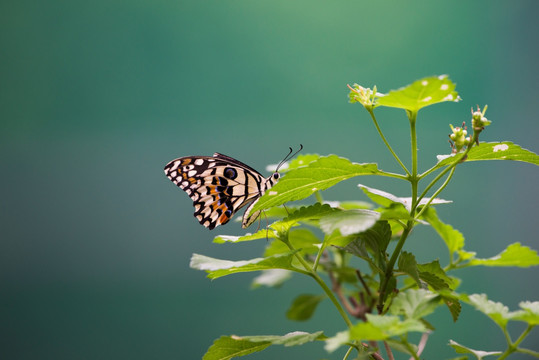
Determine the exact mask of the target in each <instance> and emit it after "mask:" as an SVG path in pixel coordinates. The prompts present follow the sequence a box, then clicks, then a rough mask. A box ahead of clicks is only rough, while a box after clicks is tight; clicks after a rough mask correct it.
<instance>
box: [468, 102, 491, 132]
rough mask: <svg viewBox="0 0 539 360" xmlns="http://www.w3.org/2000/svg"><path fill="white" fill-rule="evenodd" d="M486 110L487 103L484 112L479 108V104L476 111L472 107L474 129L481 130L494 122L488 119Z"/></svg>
mask: <svg viewBox="0 0 539 360" xmlns="http://www.w3.org/2000/svg"><path fill="white" fill-rule="evenodd" d="M486 111H487V106H486V105H485V108H484V109H483V111H482V112H481V110H479V106H477V110H476V111H473V108H472V127H473V129H474V131H478V132H481V131H482V130H483V129H484V128H485V126H489V125H490V124H491V123H492V121H490V120H488V119H487V118H486V117H485V112H486Z"/></svg>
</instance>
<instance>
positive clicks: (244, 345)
mask: <svg viewBox="0 0 539 360" xmlns="http://www.w3.org/2000/svg"><path fill="white" fill-rule="evenodd" d="M270 345H271V342H269V341H264V342H252V341H249V340H242V339H241V338H239V337H236V336H221V337H220V338H219V339H217V340H215V341H214V342H213V345H212V346H210V348H209V349H208V351H207V352H206V354H204V357H203V358H202V360H229V359H233V358H235V357H240V356H245V355H249V354H252V353H254V352H258V351H262V350H264V349H265V348H267V347H268V346H270Z"/></svg>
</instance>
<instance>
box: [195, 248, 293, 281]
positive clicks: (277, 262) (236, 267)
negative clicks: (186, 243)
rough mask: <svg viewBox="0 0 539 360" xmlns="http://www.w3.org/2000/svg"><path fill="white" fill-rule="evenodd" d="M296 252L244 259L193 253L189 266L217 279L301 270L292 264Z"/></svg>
mask: <svg viewBox="0 0 539 360" xmlns="http://www.w3.org/2000/svg"><path fill="white" fill-rule="evenodd" d="M296 252H297V251H291V252H288V253H286V254H281V255H274V256H269V257H266V258H257V259H252V260H243V261H230V260H221V259H214V258H211V257H208V256H204V255H199V254H193V256H192V257H191V262H190V264H189V266H190V267H191V268H192V269H196V270H204V271H206V272H207V273H208V278H210V279H217V278H219V277H222V276H226V275H230V274H235V273H239V272H250V271H260V270H269V269H285V270H293V271H300V272H301V270H299V269H297V268H295V267H294V266H292V259H293V258H294V254H295V253H296Z"/></svg>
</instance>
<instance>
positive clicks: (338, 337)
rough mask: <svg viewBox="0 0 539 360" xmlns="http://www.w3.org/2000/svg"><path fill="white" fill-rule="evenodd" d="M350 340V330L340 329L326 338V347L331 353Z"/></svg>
mask: <svg viewBox="0 0 539 360" xmlns="http://www.w3.org/2000/svg"><path fill="white" fill-rule="evenodd" d="M348 341H350V332H349V331H348V330H347V331H340V332H338V333H337V334H335V336H332V337H330V338H328V339H327V340H326V345H324V349H325V350H326V351H327V352H329V353H331V352H334V351H335V350H337V349H338V348H339V347H340V346H341V345H343V344H346V343H347V342H348Z"/></svg>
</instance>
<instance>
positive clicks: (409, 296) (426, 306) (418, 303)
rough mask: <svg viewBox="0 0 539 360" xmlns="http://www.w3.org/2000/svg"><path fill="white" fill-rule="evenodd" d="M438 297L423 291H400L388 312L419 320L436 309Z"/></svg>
mask: <svg viewBox="0 0 539 360" xmlns="http://www.w3.org/2000/svg"><path fill="white" fill-rule="evenodd" d="M438 304H439V296H438V295H437V294H435V293H432V292H430V291H428V290H425V289H408V290H406V291H401V292H400V293H399V294H398V295H397V296H396V297H395V298H394V299H393V304H392V305H391V308H390V311H391V313H392V314H394V315H404V316H405V317H406V318H409V319H417V320H419V319H421V318H423V317H425V316H427V315H429V314H430V313H432V312H433V311H434V309H436V307H438Z"/></svg>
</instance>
